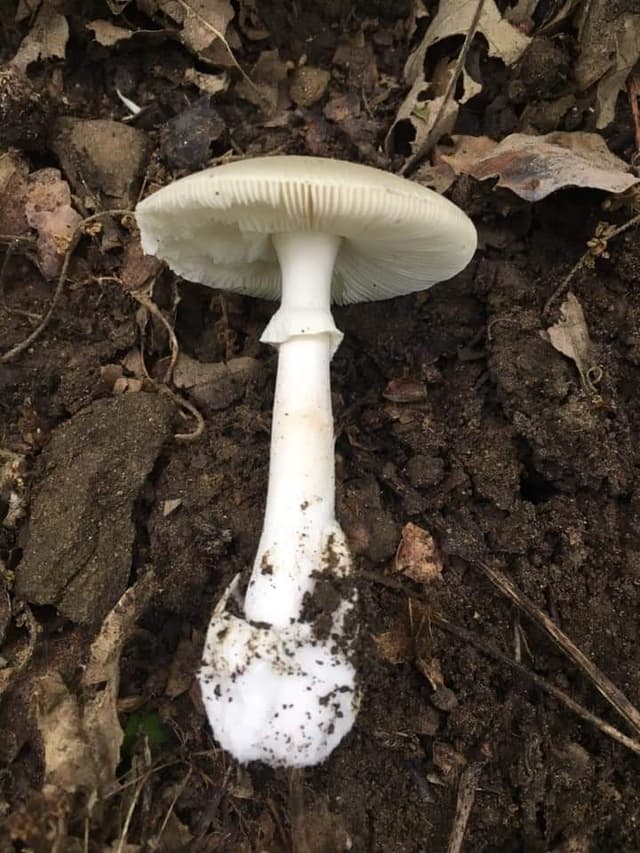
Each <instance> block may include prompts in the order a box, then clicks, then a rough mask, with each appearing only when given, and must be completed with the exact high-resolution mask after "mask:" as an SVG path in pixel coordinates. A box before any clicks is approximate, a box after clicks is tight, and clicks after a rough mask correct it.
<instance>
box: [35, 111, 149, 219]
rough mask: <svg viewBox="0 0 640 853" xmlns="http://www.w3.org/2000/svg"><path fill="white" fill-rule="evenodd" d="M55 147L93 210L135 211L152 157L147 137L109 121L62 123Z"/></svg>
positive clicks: (69, 120)
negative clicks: (140, 187) (130, 208)
mask: <svg viewBox="0 0 640 853" xmlns="http://www.w3.org/2000/svg"><path fill="white" fill-rule="evenodd" d="M51 147H52V148H53V150H54V152H55V154H56V156H57V157H58V159H59V160H60V164H61V166H62V169H63V171H64V173H65V174H66V176H67V178H68V180H69V181H70V183H71V185H72V187H73V189H74V191H75V192H76V193H77V194H78V195H79V196H80V198H83V199H87V188H88V189H89V191H90V192H91V193H93V194H94V195H95V198H94V199H91V197H90V198H89V199H87V201H88V202H89V204H88V205H87V206H89V207H97V206H100V207H102V208H104V209H107V208H110V207H114V208H123V207H131V206H132V205H133V203H134V201H135V198H136V194H137V191H138V188H139V185H140V181H141V178H142V175H143V172H144V169H145V165H146V162H147V157H148V154H149V144H148V141H147V138H146V136H145V134H144V133H143V132H142V131H141V130H138V129H137V128H135V127H129V126H128V125H126V124H122V123H120V122H117V121H108V120H105V119H91V120H85V119H73V118H62V119H59V120H58V121H57V122H56V124H55V126H54V128H53V133H52V138H51Z"/></svg>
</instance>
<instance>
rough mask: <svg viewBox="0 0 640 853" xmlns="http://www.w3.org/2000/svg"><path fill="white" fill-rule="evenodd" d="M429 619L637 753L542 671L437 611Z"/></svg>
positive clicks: (637, 747) (639, 748) (633, 743)
mask: <svg viewBox="0 0 640 853" xmlns="http://www.w3.org/2000/svg"><path fill="white" fill-rule="evenodd" d="M431 620H432V622H433V624H434V625H435V626H436V627H437V628H440V629H441V630H443V631H446V632H447V633H449V634H453V636H454V637H458V639H459V640H464V641H465V642H466V643H469V645H472V646H475V647H476V648H477V649H479V650H480V651H481V652H483V653H484V654H485V655H487V656H488V657H492V658H494V659H495V660H498V661H500V663H503V664H504V665H505V666H508V667H509V668H510V669H512V670H514V672H517V673H518V674H519V675H522V676H524V677H525V678H528V679H529V681H532V682H533V683H534V684H535V685H536V687H539V688H540V689H541V690H544V692H545V693H549V694H550V695H551V696H553V697H554V699H557V700H558V701H559V702H561V703H562V704H563V705H564V706H565V707H566V708H568V709H569V710H570V711H573V713H574V714H576V716H578V717H580V718H581V719H582V720H584V721H585V722H587V723H590V724H591V725H592V726H595V727H596V728H597V729H600V731H601V732H602V733H603V734H605V735H607V736H608V737H610V738H611V739H612V740H615V741H616V742H617V743H619V744H621V746H624V747H626V749H630V750H631V751H632V752H635V754H636V755H640V742H638V741H637V740H634V739H633V738H630V737H628V736H627V735H625V734H623V733H622V732H621V731H620V730H619V729H617V728H616V727H615V726H612V725H611V724H610V723H607V722H606V721H605V720H603V719H601V718H600V717H597V716H596V715H595V714H592V713H591V711H588V710H587V709H586V708H583V707H582V705H579V704H578V703H577V702H576V701H575V700H574V699H572V698H571V696H569V695H568V694H567V693H565V692H564V691H563V690H560V688H559V687H556V686H555V684H552V683H551V682H550V681H547V680H546V679H544V678H542V676H541V675H538V674H537V673H535V672H532V671H531V670H530V669H527V667H526V666H523V665H522V664H520V663H517V662H516V661H515V660H513V658H510V657H509V656H508V655H505V654H503V653H502V652H501V651H498V649H496V648H494V647H493V646H491V645H489V644H488V643H485V641H484V640H483V639H482V638H481V637H479V636H478V635H477V634H474V633H473V631H467V629H466V628H461V627H460V626H459V625H454V624H453V623H452V622H450V621H449V620H448V619H446V618H445V617H444V616H441V615H440V614H439V613H432V614H431Z"/></svg>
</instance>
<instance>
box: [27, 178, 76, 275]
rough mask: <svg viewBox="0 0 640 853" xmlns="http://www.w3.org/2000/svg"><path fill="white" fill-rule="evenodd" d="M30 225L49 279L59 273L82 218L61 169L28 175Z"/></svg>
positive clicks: (39, 256)
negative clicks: (74, 206) (72, 203)
mask: <svg viewBox="0 0 640 853" xmlns="http://www.w3.org/2000/svg"><path fill="white" fill-rule="evenodd" d="M25 214H26V217H27V222H28V223H29V225H30V226H31V227H32V228H35V230H36V231H37V233H38V238H37V243H36V245H37V250H38V262H39V266H40V269H41V271H42V274H43V275H44V276H45V277H46V278H54V277H55V276H56V275H58V273H59V272H60V268H61V266H62V261H63V259H64V256H65V253H66V251H67V249H68V248H69V245H70V244H71V240H72V238H73V235H74V232H75V230H76V228H77V227H78V225H79V224H80V222H81V221H82V217H81V216H80V214H79V213H77V212H76V211H75V210H74V209H73V208H72V207H71V191H70V189H69V184H67V182H66V181H63V180H62V176H61V174H60V172H59V171H58V169H40V170H39V171H37V172H33V174H31V175H30V176H29V179H28V182H27V188H26V195H25Z"/></svg>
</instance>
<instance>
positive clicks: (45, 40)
mask: <svg viewBox="0 0 640 853" xmlns="http://www.w3.org/2000/svg"><path fill="white" fill-rule="evenodd" d="M68 40H69V25H68V24H67V19H66V18H65V17H64V15H60V14H59V13H58V12H56V11H55V10H54V9H53V8H52V7H51V6H49V5H46V4H45V5H44V6H42V7H41V9H40V11H39V12H38V14H37V15H36V19H35V21H34V24H33V26H32V27H31V29H30V31H29V32H28V33H27V35H26V36H25V37H24V38H23V39H22V42H21V43H20V47H19V48H18V52H17V53H16V55H15V56H14V57H13V64H14V65H15V66H16V67H17V68H19V69H20V70H21V71H26V70H27V68H28V67H29V65H31V63H32V62H37V61H38V60H39V59H64V57H65V54H66V49H67V42H68Z"/></svg>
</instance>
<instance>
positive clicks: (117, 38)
mask: <svg viewBox="0 0 640 853" xmlns="http://www.w3.org/2000/svg"><path fill="white" fill-rule="evenodd" d="M87 29H88V30H91V32H92V33H93V37H94V39H95V40H96V41H97V42H98V44H101V45H102V46H103V47H113V45H114V44H118V42H121V41H126V40H127V39H130V38H131V36H132V35H134V31H133V30H129V29H127V28H126V27H117V26H116V25H115V24H112V23H111V21H104V20H101V19H100V18H98V19H96V20H95V21H89V23H88V24H87Z"/></svg>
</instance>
